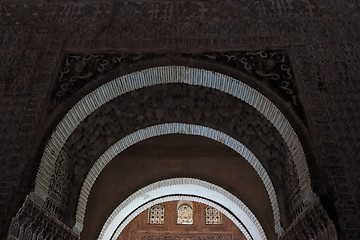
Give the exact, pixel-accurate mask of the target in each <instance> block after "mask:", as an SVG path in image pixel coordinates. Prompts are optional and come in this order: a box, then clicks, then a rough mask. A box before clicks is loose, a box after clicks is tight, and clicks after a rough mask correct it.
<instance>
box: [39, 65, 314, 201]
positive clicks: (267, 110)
mask: <svg viewBox="0 0 360 240" xmlns="http://www.w3.org/2000/svg"><path fill="white" fill-rule="evenodd" d="M167 83H186V84H190V85H196V86H204V87H209V88H213V89H217V90H219V91H222V92H225V93H227V94H230V95H232V96H234V97H236V98H238V99H240V100H242V101H244V102H246V103H248V104H249V105H251V106H252V107H254V108H255V109H257V110H258V111H259V112H260V113H261V114H262V115H264V116H265V117H266V118H267V119H268V120H269V121H270V122H271V123H272V124H273V126H274V127H275V128H276V129H277V130H278V131H279V133H280V135H281V136H282V138H283V139H284V142H285V143H286V144H287V147H288V148H289V150H290V153H291V157H292V160H293V161H294V163H295V167H296V172H297V175H298V177H299V185H300V194H301V199H302V201H303V202H304V203H305V202H306V201H307V200H308V198H309V197H310V196H312V189H311V182H310V176H309V171H308V168H307V163H306V157H305V154H304V151H303V148H302V146H301V144H300V141H299V138H298V136H297V135H296V133H295V131H294V129H293V128H292V126H291V125H290V123H289V121H288V120H287V119H286V118H285V116H284V115H283V114H282V113H281V112H280V110H279V109H278V108H277V107H276V106H275V105H274V104H273V103H272V102H271V101H270V100H268V99H267V98H266V97H264V96H263V95H262V94H261V93H259V92H258V91H256V90H255V89H253V88H251V87H249V86H248V85H246V84H244V83H243V82H241V81H239V80H237V79H234V78H232V77H229V76H226V75H224V74H221V73H217V72H213V71H209V70H204V69H197V68H190V67H185V66H164V67H155V68H149V69H145V70H142V71H138V72H134V73H130V74H127V75H124V76H121V77H118V78H116V79H114V80H112V81H110V82H108V83H106V84H104V85H102V86H100V87H98V88H97V89H95V90H94V91H92V92H91V93H89V94H88V95H86V96H85V97H84V98H82V99H81V100H80V101H79V102H78V103H77V104H76V105H75V106H74V107H73V108H71V109H70V110H69V111H68V112H67V113H66V115H65V116H64V118H63V119H62V120H61V122H60V123H59V124H58V125H57V126H56V129H55V130H54V132H53V133H52V135H51V137H50V139H49V141H48V142H47V145H46V147H45V149H44V153H43V155H42V158H41V161H40V166H39V170H38V173H37V177H36V182H35V190H34V191H35V194H36V195H37V197H38V198H39V199H40V200H41V201H43V202H45V201H46V199H47V197H48V192H49V187H50V182H51V177H52V176H53V175H54V172H55V162H56V159H57V157H58V156H59V152H60V151H61V149H62V148H63V146H64V145H65V142H66V141H67V139H68V138H69V137H70V135H71V134H72V132H73V131H74V130H75V129H76V127H77V126H78V125H79V124H80V123H81V122H82V121H83V120H84V119H85V118H86V117H87V116H89V115H90V114H91V113H92V112H93V111H95V110H96V109H98V108H99V107H101V106H102V105H103V104H105V103H106V102H108V101H110V100H112V99H114V98H116V97H118V96H120V95H122V94H125V93H127V92H130V91H134V90H136V89H139V88H143V87H147V86H153V85H157V84H167Z"/></svg>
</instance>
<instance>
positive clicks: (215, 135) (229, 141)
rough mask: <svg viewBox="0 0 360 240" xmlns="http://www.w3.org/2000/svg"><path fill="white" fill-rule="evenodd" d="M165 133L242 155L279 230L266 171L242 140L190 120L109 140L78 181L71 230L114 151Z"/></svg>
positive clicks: (79, 220) (276, 207) (78, 223)
mask: <svg viewBox="0 0 360 240" xmlns="http://www.w3.org/2000/svg"><path fill="white" fill-rule="evenodd" d="M168 134H186V135H195V136H202V137H206V138H209V139H212V140H215V141H217V142H220V143H222V144H224V145H226V146H228V147H229V148H231V149H233V150H234V151H235V152H237V153H238V154H239V155H241V156H243V157H244V159H245V160H246V161H247V162H248V163H249V164H250V165H251V166H252V167H253V169H254V170H255V171H256V173H257V174H258V176H259V177H260V179H261V180H262V182H263V185H264V187H265V189H266V191H267V194H268V197H269V199H270V203H271V207H272V213H273V219H274V228H275V232H276V233H277V234H278V235H281V234H282V227H281V223H280V210H279V205H278V201H277V196H276V192H275V189H274V186H273V183H272V182H271V179H270V177H269V175H268V173H267V172H266V170H265V169H264V167H263V166H262V164H261V163H260V161H259V160H258V158H257V157H256V156H255V155H254V154H253V153H252V152H251V151H250V150H249V149H248V148H247V147H245V146H244V145H243V144H242V143H240V142H239V141H237V140H236V139H234V138H232V137H230V136H229V135H227V134H224V133H222V132H220V131H217V130H215V129H211V128H209V127H205V126H199V125H193V124H185V123H166V124H159V125H155V126H151V127H147V128H144V129H141V130H139V131H136V132H133V133H132V134H129V135H127V136H126V137H124V138H122V139H120V140H119V141H117V142H116V143H115V144H113V145H112V146H111V147H110V148H108V149H107V150H106V151H105V152H104V153H103V154H102V155H101V156H100V158H99V159H98V160H97V161H96V162H95V164H94V165H93V167H92V168H91V170H90V171H89V173H88V174H87V176H86V179H85V181H84V183H83V185H82V188H81V192H80V197H79V201H78V205H77V210H76V223H75V226H74V230H75V231H76V232H78V233H80V232H81V231H82V228H83V224H84V218H85V213H86V207H87V202H88V198H89V195H90V192H91V189H92V187H93V185H94V184H95V182H96V179H97V178H98V176H99V175H100V174H101V172H102V171H103V170H104V169H105V167H106V166H107V165H108V164H109V163H110V162H111V161H112V160H113V159H114V158H115V157H116V156H117V155H118V154H120V153H121V152H122V151H124V150H125V149H127V148H129V147H131V146H132V145H134V144H136V143H138V142H140V141H143V140H145V139H148V138H151V137H155V136H162V135H168Z"/></svg>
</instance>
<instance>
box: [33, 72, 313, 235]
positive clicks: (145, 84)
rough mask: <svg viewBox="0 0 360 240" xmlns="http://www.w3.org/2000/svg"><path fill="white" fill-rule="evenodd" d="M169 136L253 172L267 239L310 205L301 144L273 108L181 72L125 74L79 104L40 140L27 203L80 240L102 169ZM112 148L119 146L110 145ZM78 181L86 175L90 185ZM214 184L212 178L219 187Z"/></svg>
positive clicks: (234, 84) (254, 95) (214, 80)
mask: <svg viewBox="0 0 360 240" xmlns="http://www.w3.org/2000/svg"><path fill="white" fill-rule="evenodd" d="M153 126H155V127H153ZM156 126H160V127H156ZM194 126H195V127H194ZM142 129H147V130H148V131H149V132H148V133H150V134H148V133H146V131H145V132H144V131H143V130H142ZM161 129H162V130H161ZM159 130H160V132H159V133H158V132H156V131H159ZM89 131H90V132H91V133H90V134H87V133H88V132H89ZM161 131H163V132H161ZM133 133H136V134H133ZM174 133H175V134H190V135H198V136H204V137H208V138H210V139H214V140H216V141H218V142H221V143H222V144H223V145H225V146H228V147H230V148H232V149H233V150H235V151H237V152H238V153H239V154H240V155H242V157H243V158H244V159H245V160H246V161H247V163H248V164H249V165H250V166H251V167H252V169H253V170H254V169H255V174H256V179H257V180H259V181H260V182H261V185H262V186H263V188H264V192H265V197H264V196H263V197H262V199H263V200H264V201H265V202H267V204H268V206H270V207H269V208H267V209H270V212H271V214H270V215H271V216H270V219H271V221H268V220H264V221H263V224H265V225H266V224H267V225H268V226H267V227H266V229H267V230H266V231H268V234H269V235H270V236H271V237H268V238H269V239H274V238H275V236H279V235H281V233H282V230H281V225H284V226H285V227H287V226H289V225H290V223H291V221H292V219H294V218H296V217H297V215H298V214H300V213H301V212H302V211H303V210H304V209H305V208H306V206H307V205H310V204H311V203H312V202H313V193H312V190H311V181H310V176H309V173H308V169H307V162H306V157H305V154H304V151H303V148H302V145H301V143H300V140H299V138H298V137H297V134H296V132H295V130H294V129H293V127H292V125H291V124H290V122H289V121H288V120H287V118H286V117H285V115H284V114H283V113H282V112H281V111H280V110H279V109H278V108H277V107H276V106H275V105H274V103H272V102H271V101H270V100H269V99H268V98H266V97H265V96H264V95H262V94H261V93H260V92H259V91H257V90H255V89H254V88H252V87H250V86H248V85H246V84H244V83H243V82H241V81H239V80H237V79H234V78H232V77H229V76H226V75H223V74H220V73H217V72H212V71H209V70H203V69H196V68H189V67H183V66H166V67H158V68H150V69H145V70H143V71H139V72H135V73H131V74H127V75H124V76H122V77H119V78H116V79H114V80H112V81H110V82H108V83H106V84H104V85H102V86H100V87H98V88H97V89H95V90H94V91H92V92H91V93H89V94H88V95H86V96H85V97H84V98H83V99H81V100H80V101H79V102H78V103H77V104H76V105H75V106H74V107H72V108H71V109H70V110H69V111H68V112H67V114H66V115H65V117H64V118H63V119H62V120H61V121H60V123H59V124H58V125H57V127H56V129H55V131H54V132H53V134H52V136H51V138H50V140H49V141H48V144H47V145H46V147H45V150H44V154H43V155H42V160H41V163H40V167H39V172H38V175H37V180H36V185H35V190H34V193H33V194H32V195H31V197H32V199H33V200H34V201H36V202H37V203H38V204H39V205H41V206H43V207H44V208H46V209H47V210H49V211H51V212H52V213H53V214H54V215H55V216H58V217H59V218H60V219H63V221H64V222H66V223H67V224H68V225H74V231H75V232H76V233H78V234H80V232H81V230H82V221H83V220H82V219H83V218H84V215H85V213H87V212H88V207H89V206H88V205H87V197H85V198H83V196H84V194H83V193H85V195H86V194H87V195H89V193H90V191H93V190H92V185H93V184H94V183H95V182H96V181H97V177H98V175H99V174H100V172H101V171H102V169H103V168H104V167H105V166H106V164H108V163H109V161H110V160H112V159H113V158H114V157H116V156H117V154H118V153H120V152H121V151H122V150H123V149H126V148H127V147H129V146H131V144H133V143H136V142H139V141H141V140H144V139H146V138H149V137H153V136H159V135H164V134H174ZM146 134H148V135H146ZM229 139H230V140H229ZM233 140H235V141H233ZM119 141H120V142H122V143H121V144H120V145H116V144H115V143H117V142H119ZM94 144H96V148H94ZM239 146H240V147H239ZM122 148H123V149H122ZM114 149H115V150H116V151H114ZM119 150H120V151H119ZM104 159H105V160H104ZM257 159H258V160H257ZM93 164H94V165H93ZM262 165H263V167H262ZM91 168H93V169H95V170H96V171H92V170H91ZM267 172H268V173H267ZM182 174H184V173H182ZM86 176H90V178H89V179H90V180H91V182H90V183H89V182H88V181H87V180H85V179H86V178H87V177H86ZM179 176H181V174H179V173H178V177H179ZM152 177H153V178H156V177H158V176H156V175H153V176H152ZM200 179H202V178H200ZM224 179H225V178H224ZM254 179H255V178H254ZM285 179H287V180H289V181H286V180H285ZM222 180H223V179H218V181H219V182H220V183H221V181H222ZM84 181H85V182H84ZM70 184H72V186H71V187H70V186H69V185H70ZM147 184H149V183H147ZM220 185H221V184H220ZM272 185H273V186H272ZM143 186H144V185H143ZM132 187H135V186H132ZM229 187H230V188H231V192H236V191H241V190H239V189H238V187H236V186H235V185H231V186H229ZM137 189H139V186H137ZM137 189H135V190H137ZM133 190H134V189H133ZM133 192H134V191H132V192H128V193H127V194H128V196H129V195H130V194H131V193H133ZM79 193H81V196H80V201H79V204H76V203H77V202H78V199H79ZM124 194H125V193H124ZM124 196H125V195H122V197H124ZM241 196H242V195H241V194H240V195H239V196H238V197H239V198H240V199H241ZM268 198H269V199H268ZM277 199H279V204H280V207H278V206H277V202H278V200H277ZM123 200H124V199H123ZM76 208H77V213H76V215H75V209H76ZM279 209H280V210H279ZM255 215H257V217H260V218H263V219H268V218H269V216H261V213H256V214H255ZM85 225H86V224H85ZM80 236H81V235H80Z"/></svg>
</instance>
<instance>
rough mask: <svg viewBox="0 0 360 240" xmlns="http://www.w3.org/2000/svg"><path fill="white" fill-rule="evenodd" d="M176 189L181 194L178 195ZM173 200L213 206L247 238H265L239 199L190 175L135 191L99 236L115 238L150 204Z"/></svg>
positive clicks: (256, 221) (112, 214)
mask: <svg viewBox="0 0 360 240" xmlns="http://www.w3.org/2000/svg"><path fill="white" fill-rule="evenodd" d="M179 192H181V193H182V194H181V195H179ZM144 195H146V196H147V198H146V199H144ZM175 200H180V201H197V202H201V203H204V204H206V205H209V206H212V207H216V208H217V209H219V210H220V211H221V212H222V213H223V214H224V215H226V216H227V217H228V218H229V219H230V220H231V221H232V222H233V223H234V224H235V225H236V226H237V227H238V228H239V230H240V231H241V232H242V233H243V234H244V236H245V237H246V239H247V240H255V239H258V240H266V239H267V237H266V235H265V232H264V230H263V228H262V226H261V224H260V223H259V221H258V220H257V218H256V216H255V215H254V214H253V213H252V212H251V210H250V209H249V208H248V207H247V206H246V205H245V204H244V203H243V202H242V201H241V200H239V199H238V198H236V197H235V196H233V195H232V194H231V193H229V192H227V191H226V190H224V189H222V188H220V187H219V186H216V185H214V184H211V183H209V182H206V181H202V180H198V179H193V178H174V179H167V180H163V181H159V182H156V183H153V184H150V185H148V186H146V187H144V188H142V189H140V190H138V191H137V192H135V193H134V194H132V195H131V196H129V197H128V198H127V199H126V200H125V201H123V202H122V203H121V204H120V205H119V206H118V207H117V208H116V209H115V210H114V211H113V212H112V213H111V215H110V216H109V217H108V219H107V221H106V222H105V224H104V226H103V228H102V230H101V233H100V235H99V237H98V239H100V240H108V239H111V240H116V239H118V237H119V236H120V234H121V232H122V230H123V229H124V228H125V227H126V225H127V224H129V223H130V222H131V220H132V219H134V218H135V217H136V216H137V215H138V214H140V213H141V212H142V211H144V210H146V209H147V208H149V207H150V206H152V205H153V204H158V203H162V202H168V201H175Z"/></svg>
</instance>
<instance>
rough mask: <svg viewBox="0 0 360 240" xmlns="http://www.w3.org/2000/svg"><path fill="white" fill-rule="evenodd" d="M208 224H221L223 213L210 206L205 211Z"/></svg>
mask: <svg viewBox="0 0 360 240" xmlns="http://www.w3.org/2000/svg"><path fill="white" fill-rule="evenodd" d="M205 215H206V224H221V213H220V211H219V210H217V209H216V208H213V207H210V206H208V207H207V208H206V209H205Z"/></svg>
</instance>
